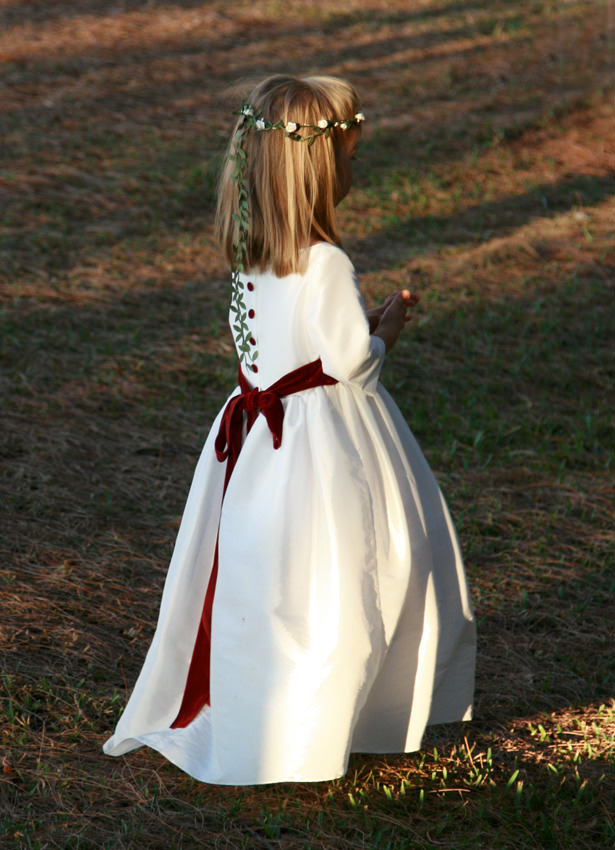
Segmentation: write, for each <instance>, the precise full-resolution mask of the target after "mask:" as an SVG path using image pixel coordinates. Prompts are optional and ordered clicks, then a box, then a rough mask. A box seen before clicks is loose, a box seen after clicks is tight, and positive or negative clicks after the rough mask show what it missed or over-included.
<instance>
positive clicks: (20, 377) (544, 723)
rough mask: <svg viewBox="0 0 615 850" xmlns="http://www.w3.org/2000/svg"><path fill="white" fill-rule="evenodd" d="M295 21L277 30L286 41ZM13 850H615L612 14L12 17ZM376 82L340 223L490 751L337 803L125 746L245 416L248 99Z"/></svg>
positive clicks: (5, 331)
mask: <svg viewBox="0 0 615 850" xmlns="http://www.w3.org/2000/svg"><path fill="white" fill-rule="evenodd" d="M281 11H283V13H284V14H283V17H282V19H281V20H280V12H281ZM0 20H1V21H2V25H1V26H0V60H1V61H2V68H3V71H2V73H3V77H4V82H5V84H6V85H5V87H4V88H3V89H2V91H3V97H2V103H1V104H0V139H1V142H0V193H1V195H2V203H1V204H0V287H1V289H0V296H1V299H2V306H1V311H2V312H1V316H0V321H1V323H2V333H1V337H0V357H1V359H2V376H3V377H2V381H3V391H2V397H1V400H0V404H1V413H2V418H3V428H2V431H1V434H0V456H1V458H2V465H1V475H0V487H1V488H2V496H1V499H2V505H3V506H4V509H5V510H4V520H5V522H4V530H3V534H2V536H1V538H0V549H1V552H2V569H1V571H0V584H1V586H2V601H3V610H2V617H1V619H0V644H1V646H2V670H1V680H0V712H1V714H2V724H1V727H0V735H1V744H2V748H1V750H0V754H1V760H2V772H1V773H0V844H1V845H2V847H3V848H4V847H7V850H9V848H16V849H17V850H22V848H32V850H46V848H76V849H77V848H79V849H81V848H97V850H99V848H109V850H123V848H140V847H147V848H148V850H150V848H151V850H158V848H160V850H169V848H173V850H180V848H193V847H206V848H210V847H211V848H216V849H217V848H222V850H238V848H246V850H260V848H267V849H268V850H271V848H276V850H299V849H301V850H361V848H365V849H366V850H367V848H370V850H371V848H381V850H402V849H403V850H414V848H417V850H419V848H420V850H427V848H429V850H435V849H436V848H443V847H444V848H451V849H452V850H461V848H473V850H476V848H485V850H499V848H502V850H504V848H506V849H507V848H511V850H512V848H514V850H517V848H528V850H529V848H554V850H604V848H607V847H610V846H612V845H615V818H614V816H613V812H614V811H615V740H614V737H615V702H614V699H613V698H614V696H615V661H614V656H613V653H612V650H611V647H612V645H613V638H614V635H613V625H612V620H613V618H612V599H613V593H614V591H615V569H614V566H615V565H614V556H613V552H614V551H615V547H614V545H613V544H614V532H613V496H614V493H615V481H614V464H615V457H614V452H615V439H614V437H615V422H614V414H613V410H612V403H611V399H612V393H613V386H614V385H615V374H614V369H613V358H612V304H613V295H614V292H613V281H614V280H615V274H614V271H615V250H614V248H613V222H614V221H615V215H614V214H615V148H614V147H613V142H612V139H613V130H614V129H615V127H614V123H615V111H614V106H613V94H614V92H615V73H614V67H613V59H612V57H613V55H614V54H613V47H614V37H615V36H614V29H613V27H614V26H615V18H614V10H613V4H612V2H574V0H573V2H566V3H553V2H546V0H545V2H543V0H519V2H512V3H511V2H507V3H500V2H494V3H489V4H487V3H459V2H451V1H450V0H449V2H439V3H436V2H432V0H426V2H424V3H421V4H418V5H416V7H412V8H409V6H408V4H407V3H403V2H388V3H380V2H373V3H370V4H366V3H363V2H359V0H350V2H348V3H347V4H345V7H344V11H343V12H341V11H340V9H339V6H338V4H334V3H332V2H328V0H322V2H318V3H310V4H306V3H304V2H300V0H287V2H285V3H284V4H280V3H277V2H266V0H256V2H251V3H243V2H242V3H234V4H226V3H221V2H217V3H216V2H214V3H202V2H200V0H174V2H170V3H162V2H154V3H151V2H150V3H145V2H141V0H130V2H129V1H128V0H126V2H122V3H117V4H114V6H113V9H112V8H111V5H110V4H107V3H104V2H103V0H79V2H75V3H72V4H68V3H65V2H63V1H62V0H55V2H53V3H42V2H34V1H33V2H28V3H16V2H12V0H0ZM288 67H293V68H297V69H298V70H303V69H305V70H306V71H311V70H318V71H324V72H330V73H337V74H341V75H345V76H348V77H350V79H352V80H353V82H355V83H356V84H357V86H358V87H359V89H360V90H361V91H362V93H363V95H364V111H365V112H366V114H367V115H368V118H369V121H368V122H367V123H366V126H365V132H364V136H363V141H362V145H361V149H360V154H359V158H358V160H357V162H356V169H355V172H356V174H355V183H356V185H355V188H354V189H353V192H352V193H351V195H350V196H349V197H348V199H347V200H346V201H345V202H344V204H343V205H342V207H341V209H340V219H341V225H342V228H343V231H344V234H345V244H346V246H347V249H348V251H349V253H350V255H351V257H352V259H353V260H354V262H355V265H356V266H357V269H358V270H359V272H360V278H361V284H362V288H363V291H364V292H365V296H366V300H367V302H368V303H369V304H371V303H375V302H377V301H378V300H379V299H380V298H381V297H382V296H383V295H384V294H386V293H387V292H388V291H390V290H391V289H394V288H398V287H401V286H405V285H407V284H408V283H409V284H410V285H411V286H412V287H413V288H415V289H416V290H417V291H418V292H419V294H420V296H421V302H420V304H419V307H418V308H417V310H416V315H415V317H414V320H413V322H412V324H411V325H410V328H409V330H408V331H407V333H406V334H405V336H404V337H403V338H402V340H401V341H400V342H399V344H398V346H397V347H396V349H394V351H393V352H392V354H391V356H390V357H389V358H388V361H387V363H386V367H385V373H384V376H383V380H384V382H385V384H386V385H387V386H388V387H389V388H390V389H391V391H392V392H393V394H394V395H395V398H396V400H397V401H398V403H399V405H400V407H401V408H402V410H403V412H404V414H405V415H406V418H407V419H408V421H409V423H410V425H411V427H412V429H413V431H414V433H415V434H416V436H417V438H418V439H419V442H420V443H421V446H422V447H423V449H424V451H425V454H426V455H427V457H428V459H429V461H430V463H431V465H432V466H433V468H434V470H435V472H436V474H437V475H438V478H439V479H440V481H441V483H442V487H443V490H444V492H445V494H446V496H447V499H448V501H449V503H450V506H451V509H452V513H453V516H454V518H455V521H456V524H457V527H458V530H459V535H460V538H461V543H462V546H463V550H464V554H465V558H466V562H467V569H468V575H469V580H470V584H471V591H472V596H473V601H474V606H475V610H476V615H477V619H478V624H479V658H478V674H477V689H476V711H475V714H476V719H475V720H474V721H472V722H471V723H467V724H454V725H451V726H440V727H433V728H431V729H429V730H428V732H427V734H426V737H425V741H424V746H423V749H422V750H421V752H419V753H413V754H407V755H398V756H387V757H381V756H362V755H355V756H353V757H352V759H351V763H350V767H349V771H348V773H347V775H346V776H345V777H344V778H342V779H339V780H336V781H333V782H327V783H303V784H301V783H300V784H292V785H291V784H288V785H286V784H281V785H275V786H263V787H254V788H252V787H248V788H224V787H218V786H209V785H204V784H201V783H197V782H195V781H194V780H192V779H190V778H189V777H187V776H185V775H184V774H182V773H181V772H180V771H179V770H178V769H177V768H175V767H174V766H173V765H171V764H169V763H167V762H165V761H164V760H163V759H162V758H161V757H160V756H159V755H158V754H156V753H155V752H153V751H151V750H146V749H141V750H138V751H136V752H133V753H130V754H128V755H127V756H126V757H122V758H121V759H118V760H112V759H108V758H105V757H103V756H102V754H101V751H100V747H101V744H102V742H103V740H104V739H105V738H106V737H107V735H108V734H109V732H110V730H111V729H112V728H113V726H114V724H115V722H116V720H117V718H118V717H119V714H120V713H121V710H122V708H123V706H124V704H125V700H126V697H127V695H128V693H129V692H130V688H131V687H132V684H133V682H134V680H135V678H136V675H137V673H138V671H139V669H140V667H141V663H142V660H143V657H144V655H145V652H146V649H147V647H148V645H149V641H150V639H151V637H152V634H153V631H154V627H155V622H156V616H157V611H158V605H159V601H160V593H161V589H162V584H163V582H164V577H165V572H166V568H167V565H168V560H169V555H170V552H171V549H172V545H173V541H174V537H175V534H176V531H177V526H178V522H179V517H180V515H181V511H182V508H183V504H184V500H185V497H186V494H187V490H188V486H189V483H190V479H191V476H192V472H193V469H194V465H195V462H196V459H197V457H198V453H199V451H200V448H201V445H202V441H203V439H204V437H205V435H206V433H207V430H208V427H209V424H210V423H211V421H212V419H213V417H214V415H215V413H216V412H217V410H218V409H219V407H220V405H221V404H222V402H223V401H224V399H225V397H226V395H227V394H228V392H229V391H230V390H231V389H232V387H233V382H234V371H235V366H234V356H233V352H232V347H231V341H230V336H229V333H228V330H227V326H226V316H227V311H228V285H229V275H228V272H227V270H226V269H225V268H224V265H223V263H222V260H221V257H220V255H219V252H218V250H217V248H216V246H215V244H214V240H213V235H212V214H213V203H214V197H215V180H216V174H217V168H218V165H219V162H220V157H221V152H222V149H223V146H224V143H225V137H226V133H227V127H228V120H227V118H228V113H229V110H230V109H231V108H232V104H233V103H236V102H237V100H238V92H239V90H240V88H241V85H239V84H238V81H239V83H241V81H242V80H244V79H245V78H246V77H250V78H252V77H255V78H259V77H261V76H262V75H263V74H265V73H270V72H274V71H278V70H282V69H286V68H288Z"/></svg>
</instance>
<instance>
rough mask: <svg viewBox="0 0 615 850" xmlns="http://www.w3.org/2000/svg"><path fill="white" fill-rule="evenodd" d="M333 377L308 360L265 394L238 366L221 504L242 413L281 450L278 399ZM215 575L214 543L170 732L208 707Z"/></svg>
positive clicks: (222, 453)
mask: <svg viewBox="0 0 615 850" xmlns="http://www.w3.org/2000/svg"><path fill="white" fill-rule="evenodd" d="M336 383H337V381H336V380H335V378H332V377H330V376H329V375H325V373H324V372H323V370H322V363H321V362H320V360H314V361H313V362H312V363H307V364H306V365H305V366H300V367H299V368H298V369H294V370H293V371H292V372H289V373H288V374H287V375H284V376H283V377H282V378H280V379H279V381H276V382H275V383H274V384H272V385H271V386H270V387H269V388H268V389H266V390H258V389H252V387H251V386H250V384H249V383H248V381H247V380H246V378H245V376H244V374H243V372H242V371H241V363H240V364H239V387H240V389H241V393H239V395H236V396H233V398H232V399H231V400H230V401H229V402H228V404H227V405H226V407H225V408H224V413H223V415H222V421H221V423H220V430H219V431H218V436H217V437H216V441H215V448H216V457H217V458H218V460H219V461H226V472H225V475H224V487H223V490H222V499H223V500H224V494H225V493H226V488H227V485H228V482H229V479H230V477H231V474H232V472H233V469H234V468H235V464H236V463H237V458H238V457H239V452H240V451H241V445H242V437H243V422H244V413H245V414H246V427H247V431H248V432H249V431H250V429H251V428H252V425H253V424H254V422H255V420H256V417H257V416H258V414H259V413H262V414H263V416H264V417H265V419H266V420H267V425H268V426H269V430H270V431H271V434H272V435H273V448H274V449H279V448H280V446H281V445H282V424H283V422H284V406H283V404H282V398H284V396H287V395H291V393H298V392H301V390H309V389H312V388H313V387H322V386H326V385H331V384H336ZM217 575H218V540H217V539H216V548H215V552H214V562H213V568H212V571H211V577H210V579H209V584H208V586H207V592H206V593H205V602H204V604H203V613H202V614H201V619H200V621H199V627H198V631H197V635H196V642H195V644H194V650H193V653H192V660H191V661H190V668H189V670H188V678H187V680H186V686H185V689H184V697H183V700H182V704H181V708H180V709H179V713H178V715H177V717H176V718H175V720H174V721H173V723H171V728H172V729H176V728H178V727H184V726H187V725H188V724H189V723H190V722H191V721H192V720H194V718H195V717H196V715H197V714H198V713H199V711H200V710H201V708H202V707H203V706H204V705H209V704H210V693H209V663H210V649H211V612H212V606H213V601H214V591H215V587H216V577H217Z"/></svg>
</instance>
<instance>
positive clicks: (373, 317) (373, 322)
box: [367, 292, 397, 334]
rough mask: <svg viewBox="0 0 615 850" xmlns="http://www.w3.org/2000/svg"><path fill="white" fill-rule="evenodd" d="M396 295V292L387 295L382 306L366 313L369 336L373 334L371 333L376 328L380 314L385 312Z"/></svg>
mask: <svg viewBox="0 0 615 850" xmlns="http://www.w3.org/2000/svg"><path fill="white" fill-rule="evenodd" d="M396 295H397V293H396V292H392V293H391V294H390V295H387V297H386V298H385V299H384V301H383V302H382V304H380V306H379V307H374V308H373V310H368V311H367V319H368V321H369V332H370V334H373V332H374V331H375V330H376V328H377V327H378V322H379V321H380V319H381V318H382V314H383V313H384V311H385V310H386V308H387V307H388V306H389V304H390V303H391V301H392V300H393V299H394V298H395V296H396Z"/></svg>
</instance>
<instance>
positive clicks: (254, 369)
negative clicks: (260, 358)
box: [248, 281, 258, 372]
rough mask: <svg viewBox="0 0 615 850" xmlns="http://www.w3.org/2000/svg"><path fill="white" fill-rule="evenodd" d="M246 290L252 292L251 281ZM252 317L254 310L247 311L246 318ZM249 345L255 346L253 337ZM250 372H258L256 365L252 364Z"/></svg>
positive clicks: (252, 285)
mask: <svg viewBox="0 0 615 850" xmlns="http://www.w3.org/2000/svg"><path fill="white" fill-rule="evenodd" d="M248 289H249V290H250V292H252V291H253V290H254V284H253V283H252V281H248ZM254 315H255V314H254V310H248V316H249V318H250V319H253V318H254ZM250 345H256V340H255V339H254V337H253V336H251V337H250ZM252 371H253V372H258V366H257V365H256V363H253V364H252Z"/></svg>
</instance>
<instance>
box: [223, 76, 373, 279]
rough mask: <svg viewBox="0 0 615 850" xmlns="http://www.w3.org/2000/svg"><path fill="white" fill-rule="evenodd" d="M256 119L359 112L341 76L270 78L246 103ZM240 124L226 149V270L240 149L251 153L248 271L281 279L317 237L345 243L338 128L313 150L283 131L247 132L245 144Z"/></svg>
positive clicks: (233, 236)
mask: <svg viewBox="0 0 615 850" xmlns="http://www.w3.org/2000/svg"><path fill="white" fill-rule="evenodd" d="M248 103H249V104H250V105H251V106H252V107H253V108H254V111H255V114H258V115H260V116H262V117H263V118H264V119H265V120H267V121H270V122H271V123H276V122H278V121H283V122H284V124H286V123H287V122H289V121H293V122H296V123H298V124H317V122H318V121H319V120H320V119H322V118H326V119H327V120H329V121H344V120H346V119H348V118H352V117H353V116H354V115H355V114H356V112H357V111H358V109H359V99H358V95H357V93H356V91H355V89H354V88H353V87H352V86H351V85H350V83H347V82H346V81H344V80H340V79H338V78H336V77H324V76H316V77H303V78H299V77H291V76H286V75H282V74H276V75H275V76H272V77H268V78H267V79H266V80H263V82H262V83H260V84H259V85H257V86H256V88H255V89H254V90H253V91H252V93H251V94H250V96H249V98H248ZM241 123H242V119H241V118H239V120H238V121H237V124H236V125H235V129H234V131H233V136H232V138H231V142H230V144H229V147H228V151H227V158H226V162H225V165H224V168H223V171H222V174H221V177H220V182H219V186H218V205H217V210H216V236H217V238H218V240H219V242H220V244H221V246H222V248H223V250H224V253H225V256H226V258H227V260H228V263H229V265H232V264H233V259H234V254H235V248H234V246H236V244H237V239H238V223H237V218H236V216H237V215H238V212H239V209H238V191H237V184H236V183H235V182H234V181H233V179H232V175H233V170H234V168H235V164H234V161H233V159H232V158H231V157H233V156H234V154H235V151H236V149H237V145H238V144H240V143H241V145H242V147H243V149H244V150H245V152H246V155H247V168H246V180H247V188H248V206H249V222H250V224H249V230H248V240H247V246H246V249H247V250H246V257H245V260H246V268H252V267H258V268H260V270H261V271H264V270H265V269H266V268H271V269H272V270H273V272H274V273H275V274H276V275H278V276H280V277H282V276H284V275H287V274H290V273H291V272H295V271H299V270H300V267H301V252H302V251H303V249H304V248H307V246H308V245H309V244H310V240H311V239H312V238H314V237H315V238H317V239H321V240H323V241H325V242H331V243H333V244H336V245H339V244H340V237H339V234H338V231H337V227H336V222H335V202H336V194H337V191H338V178H337V169H336V151H337V150H338V149H339V147H340V145H341V144H342V134H343V133H344V132H345V131H344V130H343V129H341V128H338V127H336V128H334V129H332V130H331V133H330V134H329V135H327V136H325V135H322V136H319V137H318V138H317V139H315V141H314V143H313V144H312V145H308V144H306V143H305V142H298V141H293V140H292V139H290V138H287V137H286V136H285V135H284V131H283V130H271V131H267V132H257V131H254V130H249V131H248V132H246V133H245V135H244V136H243V138H242V139H240V138H239V134H238V132H237V131H238V129H239V127H240V126H241Z"/></svg>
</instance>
